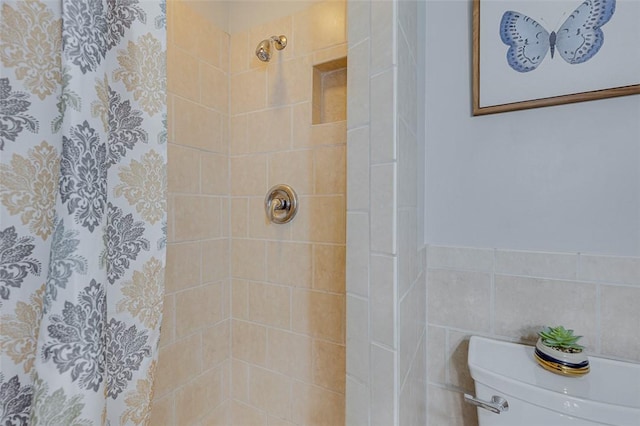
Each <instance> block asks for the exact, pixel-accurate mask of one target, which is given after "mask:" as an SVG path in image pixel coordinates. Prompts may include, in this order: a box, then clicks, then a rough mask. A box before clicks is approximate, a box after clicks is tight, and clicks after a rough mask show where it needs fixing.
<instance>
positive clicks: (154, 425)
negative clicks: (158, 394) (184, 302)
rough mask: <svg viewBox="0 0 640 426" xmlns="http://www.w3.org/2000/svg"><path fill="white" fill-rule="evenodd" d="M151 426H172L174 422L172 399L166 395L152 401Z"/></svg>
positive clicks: (171, 396)
mask: <svg viewBox="0 0 640 426" xmlns="http://www.w3.org/2000/svg"><path fill="white" fill-rule="evenodd" d="M149 424H150V425H151V426H173V425H175V420H174V398H173V395H171V394H170V395H167V396H165V397H164V398H160V399H154V400H153V403H152V404H151V418H150V420H149Z"/></svg>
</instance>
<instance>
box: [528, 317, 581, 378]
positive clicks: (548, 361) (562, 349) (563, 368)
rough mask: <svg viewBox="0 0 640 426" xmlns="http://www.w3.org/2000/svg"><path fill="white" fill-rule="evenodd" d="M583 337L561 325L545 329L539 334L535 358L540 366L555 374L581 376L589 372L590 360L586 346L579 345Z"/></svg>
mask: <svg viewBox="0 0 640 426" xmlns="http://www.w3.org/2000/svg"><path fill="white" fill-rule="evenodd" d="M580 338H582V336H576V335H574V334H573V330H571V329H566V328H564V327H563V326H561V325H559V326H557V327H545V328H544V329H543V330H542V331H540V332H539V333H538V342H537V343H536V349H535V358H536V361H537V362H538V364H540V365H541V366H542V367H544V368H545V369H546V370H549V371H551V372H553V373H557V374H562V375H565V376H581V375H584V374H587V373H588V372H589V359H588V358H587V356H586V354H585V353H584V346H582V345H580V344H578V340H580Z"/></svg>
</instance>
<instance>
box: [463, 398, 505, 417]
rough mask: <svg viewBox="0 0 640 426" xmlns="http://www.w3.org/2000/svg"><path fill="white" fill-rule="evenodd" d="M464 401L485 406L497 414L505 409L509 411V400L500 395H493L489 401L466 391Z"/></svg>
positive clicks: (481, 406)
mask: <svg viewBox="0 0 640 426" xmlns="http://www.w3.org/2000/svg"><path fill="white" fill-rule="evenodd" d="M464 402H466V403H468V404H471V405H475V406H477V407H480V408H484V409H485V410H489V411H491V412H492V413H496V414H500V413H502V412H503V411H509V403H508V402H507V400H506V399H504V398H503V397H501V396H498V395H493V396H492V397H491V402H488V401H483V400H481V399H478V398H476V397H473V396H471V395H468V394H466V393H465V394H464Z"/></svg>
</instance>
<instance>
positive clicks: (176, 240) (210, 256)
mask: <svg viewBox="0 0 640 426" xmlns="http://www.w3.org/2000/svg"><path fill="white" fill-rule="evenodd" d="M167 23H168V25H167V30H168V34H167V39H168V40H167V41H168V43H167V45H168V50H167V51H168V57H167V74H168V79H167V81H168V87H167V89H168V98H167V102H168V128H169V146H168V230H167V231H168V244H167V267H166V275H165V282H166V283H165V285H166V297H165V301H164V319H163V323H162V333H161V340H160V351H159V363H158V372H157V376H156V377H157V379H156V383H155V388H154V404H153V408H152V419H151V424H152V425H164V424H166V425H191V424H196V423H198V421H202V423H203V424H210V423H212V422H213V420H214V419H216V418H218V417H219V413H218V411H219V410H220V408H219V407H224V402H225V401H226V400H227V398H228V395H229V380H230V368H231V361H230V344H229V341H230V340H229V339H230V337H229V336H230V334H229V330H230V304H229V300H230V280H229V236H228V229H229V214H228V193H229V178H228V165H227V164H228V142H227V141H228V136H227V135H228V131H227V127H228V126H227V123H228V118H229V113H228V101H227V93H228V69H229V65H228V57H229V51H228V46H229V36H228V35H227V34H225V33H224V32H222V31H220V30H217V29H216V28H215V27H213V26H212V25H211V24H210V23H209V22H207V21H206V20H204V19H202V18H200V17H199V16H198V15H197V14H196V13H195V12H193V11H192V9H191V8H190V7H188V5H186V4H185V3H182V2H178V1H169V2H167Z"/></svg>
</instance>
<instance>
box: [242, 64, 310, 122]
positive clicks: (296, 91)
mask: <svg viewBox="0 0 640 426" xmlns="http://www.w3.org/2000/svg"><path fill="white" fill-rule="evenodd" d="M274 65H275V64H274ZM267 75H268V80H267V98H268V105H269V106H279V105H290V104H294V103H297V102H305V101H310V100H311V89H312V80H313V78H312V77H313V73H312V66H311V57H310V56H302V57H296V58H294V59H291V60H287V61H281V62H278V64H277V68H271V67H270V68H269V71H268V72H267ZM285 83H286V84H285ZM232 96H233V92H232ZM232 99H233V98H232ZM258 108H259V107H258ZM258 108H253V109H258ZM238 112H242V111H238Z"/></svg>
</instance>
